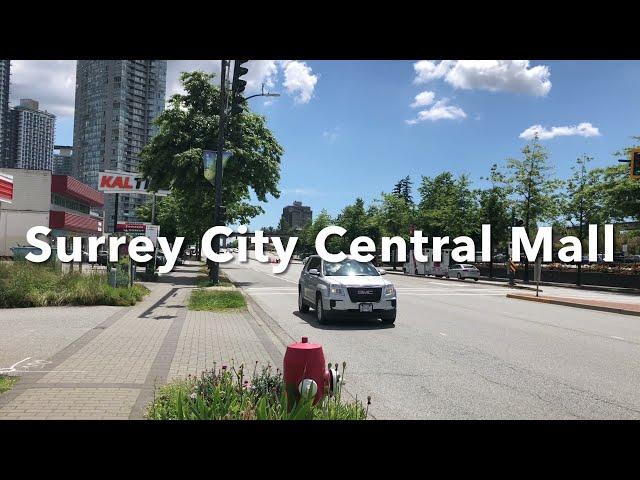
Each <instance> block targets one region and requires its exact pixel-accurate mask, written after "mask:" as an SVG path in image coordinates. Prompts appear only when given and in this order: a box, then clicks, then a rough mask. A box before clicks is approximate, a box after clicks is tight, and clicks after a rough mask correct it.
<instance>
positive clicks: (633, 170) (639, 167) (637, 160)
mask: <svg viewBox="0 0 640 480" xmlns="http://www.w3.org/2000/svg"><path fill="white" fill-rule="evenodd" d="M630 163H631V165H630V170H629V174H630V175H631V178H633V179H635V180H638V179H640V148H634V149H633V150H631V162H630Z"/></svg>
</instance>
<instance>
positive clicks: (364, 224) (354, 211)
mask: <svg viewBox="0 0 640 480" xmlns="http://www.w3.org/2000/svg"><path fill="white" fill-rule="evenodd" d="M336 225H339V226H341V227H342V228H344V229H345V230H347V233H345V234H344V236H343V237H342V240H341V242H340V247H341V249H342V251H343V252H348V251H349V246H350V245H351V242H352V241H353V239H355V238H356V237H359V236H362V235H367V233H368V217H367V212H366V210H365V208H364V200H362V198H357V199H356V201H355V203H354V204H353V205H347V206H346V207H344V209H343V210H342V212H340V214H339V215H338V218H336Z"/></svg>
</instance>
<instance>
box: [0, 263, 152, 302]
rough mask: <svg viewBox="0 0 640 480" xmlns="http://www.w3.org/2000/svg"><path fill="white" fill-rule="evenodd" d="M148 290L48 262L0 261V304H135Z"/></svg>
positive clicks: (104, 276)
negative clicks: (118, 284)
mask: <svg viewBox="0 0 640 480" xmlns="http://www.w3.org/2000/svg"><path fill="white" fill-rule="evenodd" d="M148 293H149V289H148V288H146V287H144V286H143V285H140V284H134V285H133V287H131V288H129V287H117V288H114V287H111V286H110V285H109V284H108V283H107V277H106V275H104V274H100V273H91V274H89V275H84V274H81V273H79V272H72V273H62V272H61V271H60V270H58V269H54V268H52V267H51V266H50V265H49V264H33V263H30V262H12V263H5V262H0V308H25V307H48V306H62V305H116V306H131V305H135V304H136V302H139V301H140V300H142V299H143V298H144V296H145V295H147V294H148Z"/></svg>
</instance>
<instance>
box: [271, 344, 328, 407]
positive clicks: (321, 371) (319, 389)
mask: <svg viewBox="0 0 640 480" xmlns="http://www.w3.org/2000/svg"><path fill="white" fill-rule="evenodd" d="M326 365H327V364H326V363H325V360H324V353H323V352H322V345H320V344H317V343H309V339H308V338H307V337H302V341H301V342H299V343H292V344H291V345H289V346H288V347H287V352H286V353H285V354H284V365H283V370H282V371H283V376H284V383H285V386H286V389H287V397H288V398H289V399H294V400H295V401H298V400H299V399H300V397H301V395H304V396H307V395H309V396H311V395H313V396H314V397H315V399H314V401H313V403H314V404H316V403H318V402H319V401H320V400H321V399H322V397H323V396H324V395H326V394H329V395H331V394H333V392H334V391H335V388H336V385H337V383H338V381H339V378H338V377H339V376H338V374H337V372H336V370H334V369H333V368H327V366H326ZM291 405H293V402H291V403H290V406H291Z"/></svg>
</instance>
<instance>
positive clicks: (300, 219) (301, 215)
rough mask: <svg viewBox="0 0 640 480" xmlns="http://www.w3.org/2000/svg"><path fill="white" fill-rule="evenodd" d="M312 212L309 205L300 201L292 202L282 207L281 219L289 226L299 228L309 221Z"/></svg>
mask: <svg viewBox="0 0 640 480" xmlns="http://www.w3.org/2000/svg"><path fill="white" fill-rule="evenodd" d="M312 219H313V212H312V211H311V207H307V206H304V205H302V202H293V205H288V206H286V207H284V208H283V209H282V220H283V221H284V222H285V223H286V224H287V225H289V226H290V227H291V228H294V229H300V228H302V227H304V226H305V225H306V224H307V223H311V221H312Z"/></svg>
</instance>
